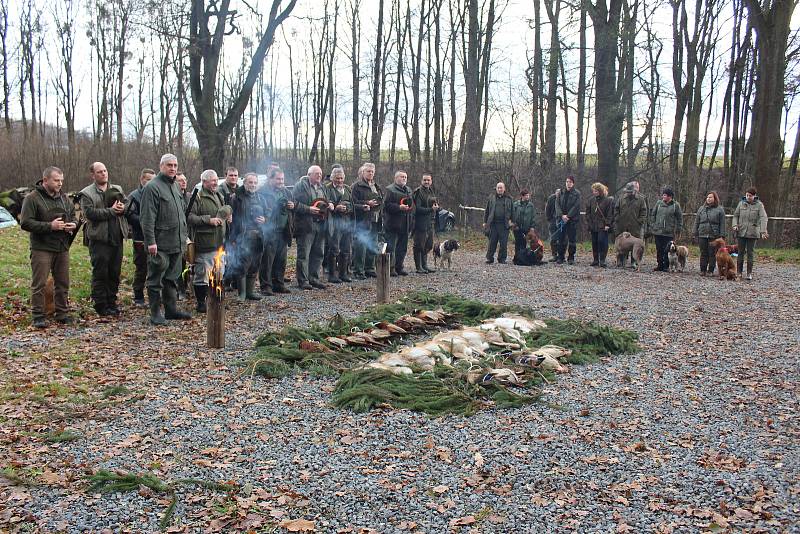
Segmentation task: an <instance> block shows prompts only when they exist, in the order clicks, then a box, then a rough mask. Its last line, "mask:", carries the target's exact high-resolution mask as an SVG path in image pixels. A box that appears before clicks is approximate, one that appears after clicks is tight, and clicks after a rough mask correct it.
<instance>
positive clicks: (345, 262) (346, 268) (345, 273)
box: [339, 254, 353, 282]
mask: <svg viewBox="0 0 800 534" xmlns="http://www.w3.org/2000/svg"><path fill="white" fill-rule="evenodd" d="M339 280H341V281H342V282H352V281H353V279H352V278H350V256H349V255H347V254H340V255H339Z"/></svg>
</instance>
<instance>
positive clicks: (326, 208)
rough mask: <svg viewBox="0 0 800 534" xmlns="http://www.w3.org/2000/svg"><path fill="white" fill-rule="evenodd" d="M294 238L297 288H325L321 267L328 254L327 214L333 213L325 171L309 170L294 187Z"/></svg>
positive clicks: (318, 168) (315, 168) (318, 169)
mask: <svg viewBox="0 0 800 534" xmlns="http://www.w3.org/2000/svg"><path fill="white" fill-rule="evenodd" d="M292 194H293V197H294V198H293V200H294V235H295V238H296V240H297V269H296V272H297V286H298V287H299V288H300V289H313V288H317V289H325V288H326V287H327V286H326V285H325V284H323V283H322V281H321V280H320V268H321V267H322V260H323V258H324V254H325V237H326V233H327V229H326V225H325V223H326V220H327V215H328V214H329V213H330V212H332V211H333V209H334V206H333V203H332V202H331V201H330V200H329V199H328V195H327V192H326V191H325V188H324V187H323V185H322V169H321V168H320V167H318V166H317V165H312V166H311V167H309V168H308V175H307V176H303V177H302V178H301V179H300V181H299V182H297V184H296V185H295V186H294V191H293V192H292Z"/></svg>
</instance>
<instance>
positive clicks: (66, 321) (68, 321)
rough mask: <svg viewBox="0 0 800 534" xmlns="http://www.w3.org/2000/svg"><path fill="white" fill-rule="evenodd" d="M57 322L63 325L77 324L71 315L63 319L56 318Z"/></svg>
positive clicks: (64, 316)
mask: <svg viewBox="0 0 800 534" xmlns="http://www.w3.org/2000/svg"><path fill="white" fill-rule="evenodd" d="M56 322H57V323H61V324H66V325H69V324H75V318H74V317H73V316H71V315H63V316H61V317H56Z"/></svg>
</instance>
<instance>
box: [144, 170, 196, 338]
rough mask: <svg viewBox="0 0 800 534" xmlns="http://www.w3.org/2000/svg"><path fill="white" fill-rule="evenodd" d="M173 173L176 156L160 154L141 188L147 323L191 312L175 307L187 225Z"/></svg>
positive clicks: (175, 173) (157, 323)
mask: <svg viewBox="0 0 800 534" xmlns="http://www.w3.org/2000/svg"><path fill="white" fill-rule="evenodd" d="M177 174H178V158H176V157H175V156H174V155H173V154H164V155H163V156H161V162H160V164H159V173H158V175H156V177H155V178H153V179H152V180H150V181H149V182H148V183H147V185H146V186H144V189H143V190H142V207H141V215H140V217H139V221H140V223H141V225H142V234H143V235H144V244H145V246H146V247H147V253H148V254H149V257H148V259H147V296H148V300H149V303H150V323H152V324H154V325H163V324H166V321H165V319H170V320H172V319H191V315H189V314H188V313H185V312H183V311H181V310H179V309H178V277H180V275H181V259H182V258H183V252H184V251H185V250H186V237H187V227H186V215H185V213H184V211H183V197H182V195H181V191H180V189H179V188H178V184H176V183H175V176H176V175H177ZM162 298H163V302H164V314H163V315H162V314H161V302H162Z"/></svg>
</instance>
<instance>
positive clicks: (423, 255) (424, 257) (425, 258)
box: [419, 251, 436, 273]
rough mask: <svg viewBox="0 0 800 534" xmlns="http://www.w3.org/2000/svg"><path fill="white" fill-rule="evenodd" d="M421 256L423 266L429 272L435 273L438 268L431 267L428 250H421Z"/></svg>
mask: <svg viewBox="0 0 800 534" xmlns="http://www.w3.org/2000/svg"><path fill="white" fill-rule="evenodd" d="M419 258H420V260H421V261H422V268H423V269H425V271H427V272H429V273H435V272H436V269H431V268H430V267H428V254H427V253H426V252H422V251H420V253H419Z"/></svg>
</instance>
